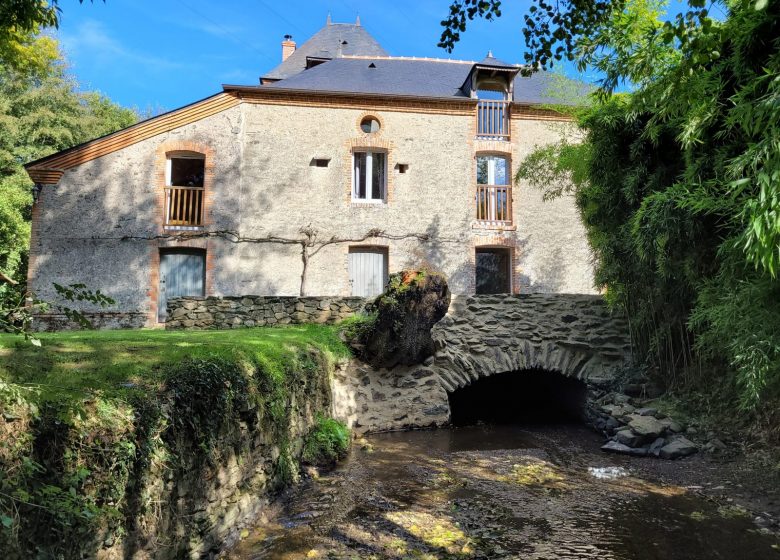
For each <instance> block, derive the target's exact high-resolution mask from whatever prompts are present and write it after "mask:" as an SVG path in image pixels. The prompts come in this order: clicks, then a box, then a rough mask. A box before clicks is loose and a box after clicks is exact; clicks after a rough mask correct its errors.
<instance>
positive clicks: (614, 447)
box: [601, 441, 631, 455]
mask: <svg viewBox="0 0 780 560" xmlns="http://www.w3.org/2000/svg"><path fill="white" fill-rule="evenodd" d="M601 450H602V451H607V452H609V453H623V454H625V455H630V454H631V448H630V447H629V446H628V445H624V444H622V443H618V442H617V441H608V442H607V443H605V444H604V445H602V446H601Z"/></svg>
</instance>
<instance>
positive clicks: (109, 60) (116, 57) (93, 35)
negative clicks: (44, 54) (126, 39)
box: [60, 19, 186, 71]
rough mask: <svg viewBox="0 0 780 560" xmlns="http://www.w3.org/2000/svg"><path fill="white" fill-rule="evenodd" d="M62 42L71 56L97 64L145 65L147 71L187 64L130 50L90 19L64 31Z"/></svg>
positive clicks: (177, 67) (179, 67) (179, 66)
mask: <svg viewBox="0 0 780 560" xmlns="http://www.w3.org/2000/svg"><path fill="white" fill-rule="evenodd" d="M60 41H61V42H62V45H63V47H64V49H65V51H66V52H67V53H68V54H69V55H71V56H79V55H80V56H82V57H83V56H89V58H90V60H91V61H93V62H95V63H96V64H110V65H112V66H116V65H121V64H125V63H133V64H143V65H144V67H145V68H146V70H153V71H154V70H157V71H163V70H174V69H181V68H184V67H185V66H186V65H185V64H182V63H181V62H180V61H172V60H168V59H165V58H161V57H159V56H155V55H152V54H149V53H144V52H139V51H136V50H133V49H130V48H128V47H126V46H124V45H122V44H121V43H120V42H119V41H117V40H116V39H114V38H113V37H111V36H110V35H109V33H108V31H107V29H106V27H105V26H104V25H103V24H102V23H100V22H99V21H95V20H91V19H88V20H86V21H84V22H83V23H81V24H80V25H79V26H78V27H77V28H76V31H75V33H72V34H70V33H68V34H66V33H62V32H61V33H60Z"/></svg>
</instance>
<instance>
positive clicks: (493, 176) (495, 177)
mask: <svg viewBox="0 0 780 560" xmlns="http://www.w3.org/2000/svg"><path fill="white" fill-rule="evenodd" d="M509 177H511V175H510V172H509V160H508V158H506V157H503V156H494V155H478V156H477V216H476V218H477V220H479V221H481V222H488V223H494V224H511V223H512V185H511V184H510V181H509Z"/></svg>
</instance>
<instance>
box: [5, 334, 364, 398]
mask: <svg viewBox="0 0 780 560" xmlns="http://www.w3.org/2000/svg"><path fill="white" fill-rule="evenodd" d="M40 339H41V341H42V345H43V346H42V347H41V348H38V347H35V346H33V345H32V344H30V343H28V342H26V341H24V340H23V339H22V338H20V337H18V336H14V335H10V334H0V379H3V380H5V381H6V382H9V383H14V384H18V385H30V386H36V387H37V388H39V390H40V395H41V397H42V398H44V399H45V398H47V397H49V396H53V395H56V396H57V397H59V398H61V397H62V396H64V394H67V393H74V394H75V395H80V396H83V395H84V393H85V392H87V393H88V392H100V393H101V394H102V395H103V396H104V397H109V398H110V397H119V398H122V397H124V396H128V395H129V394H130V393H134V392H137V391H144V392H147V391H150V390H157V389H159V388H160V387H161V386H162V383H163V381H164V372H165V371H166V369H167V368H166V367H165V366H169V365H170V364H175V363H177V362H180V361H182V360H184V359H186V358H220V357H222V358H226V359H230V358H235V357H236V356H244V357H246V358H249V359H252V360H257V361H259V362H260V363H262V364H263V365H264V366H265V367H266V368H267V370H268V371H269V372H271V373H273V372H274V370H278V371H279V372H280V373H281V371H282V369H283V368H284V364H285V362H288V361H289V360H290V359H291V358H293V357H294V356H295V355H296V353H297V352H299V351H300V350H301V349H303V348H306V347H307V346H309V345H313V346H316V347H317V348H319V349H320V350H322V351H324V352H325V353H326V354H329V355H330V356H332V357H334V358H340V357H348V356H349V349H348V348H347V347H346V346H345V345H344V344H343V343H342V342H341V340H340V339H339V337H338V330H337V327H334V326H326V325H296V326H287V327H261V328H254V329H236V330H229V331H163V330H115V331H76V332H59V333H42V334H41V335H40Z"/></svg>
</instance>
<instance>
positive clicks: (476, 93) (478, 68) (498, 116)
mask: <svg viewBox="0 0 780 560" xmlns="http://www.w3.org/2000/svg"><path fill="white" fill-rule="evenodd" d="M519 71H520V67H519V66H516V65H514V64H507V63H506V62H501V61H500V60H498V59H496V58H494V57H493V54H492V53H488V55H487V57H485V59H484V60H482V61H481V62H478V63H477V64H475V65H474V68H473V69H472V71H471V75H470V77H469V81H468V82H467V84H468V85H469V88H470V90H471V96H472V97H476V98H477V99H479V102H478V103H477V138H484V139H489V140H509V109H510V102H511V99H512V87H513V84H514V80H515V76H517V73H518V72H519Z"/></svg>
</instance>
